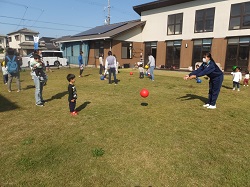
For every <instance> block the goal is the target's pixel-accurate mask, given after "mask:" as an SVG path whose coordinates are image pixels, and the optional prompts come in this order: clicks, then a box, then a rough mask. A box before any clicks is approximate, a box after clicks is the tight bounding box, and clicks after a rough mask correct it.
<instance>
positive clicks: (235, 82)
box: [231, 67, 242, 91]
mask: <svg viewBox="0 0 250 187" xmlns="http://www.w3.org/2000/svg"><path fill="white" fill-rule="evenodd" d="M231 74H232V75H233V90H235V88H236V87H237V89H238V91H240V81H241V80H242V74H241V72H240V68H239V67H236V68H235V70H234V72H232V73H231Z"/></svg>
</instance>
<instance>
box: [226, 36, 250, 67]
mask: <svg viewBox="0 0 250 187" xmlns="http://www.w3.org/2000/svg"><path fill="white" fill-rule="evenodd" d="M249 50H250V36H248V37H234V38H229V39H228V44H227V55H226V64H225V71H232V67H233V66H235V65H236V66H239V67H241V68H242V70H243V71H244V70H246V69H247V68H248V64H249Z"/></svg>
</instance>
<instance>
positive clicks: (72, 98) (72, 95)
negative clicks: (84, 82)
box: [67, 74, 77, 116]
mask: <svg viewBox="0 0 250 187" xmlns="http://www.w3.org/2000/svg"><path fill="white" fill-rule="evenodd" d="M75 78H76V76H75V75H74V74H68V75H67V80H68V81H69V85H68V92H69V97H68V101H69V110H70V114H71V115H72V116H76V115H77V111H75V107H76V99H77V92H76V87H75V85H74V83H75Z"/></svg>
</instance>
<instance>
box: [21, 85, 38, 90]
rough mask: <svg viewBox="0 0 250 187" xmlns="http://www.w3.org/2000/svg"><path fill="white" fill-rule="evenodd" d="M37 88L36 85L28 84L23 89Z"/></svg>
mask: <svg viewBox="0 0 250 187" xmlns="http://www.w3.org/2000/svg"><path fill="white" fill-rule="evenodd" d="M32 88H35V85H27V86H26V88H23V90H29V89H32Z"/></svg>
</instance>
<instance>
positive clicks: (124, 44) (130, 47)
mask: <svg viewBox="0 0 250 187" xmlns="http://www.w3.org/2000/svg"><path fill="white" fill-rule="evenodd" d="M123 47H126V48H127V50H126V52H127V54H126V56H127V57H124V55H123V50H122V48H123ZM128 52H130V55H128ZM121 59H133V42H122V43H121Z"/></svg>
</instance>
